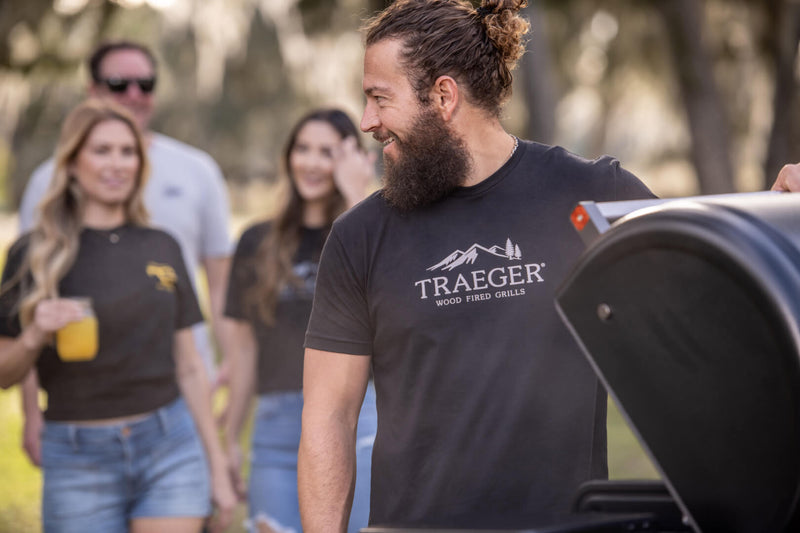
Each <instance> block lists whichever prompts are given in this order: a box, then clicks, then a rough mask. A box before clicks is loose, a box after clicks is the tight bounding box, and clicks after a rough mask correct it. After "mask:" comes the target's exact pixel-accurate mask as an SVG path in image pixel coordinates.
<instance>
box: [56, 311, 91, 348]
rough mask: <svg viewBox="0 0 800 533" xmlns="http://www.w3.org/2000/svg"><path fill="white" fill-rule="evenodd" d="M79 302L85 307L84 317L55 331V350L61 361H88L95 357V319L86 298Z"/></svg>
mask: <svg viewBox="0 0 800 533" xmlns="http://www.w3.org/2000/svg"><path fill="white" fill-rule="evenodd" d="M76 300H78V299H76ZM79 301H80V302H81V303H82V304H84V305H85V313H84V317H83V318H82V319H81V320H78V321H77V322H70V323H69V324H67V325H66V326H64V327H63V328H61V329H59V330H58V331H56V350H57V351H58V357H59V358H60V359H61V360H62V361H90V360H92V359H94V357H95V355H97V317H95V316H94V312H93V311H92V306H91V302H90V301H89V299H88V298H83V299H79Z"/></svg>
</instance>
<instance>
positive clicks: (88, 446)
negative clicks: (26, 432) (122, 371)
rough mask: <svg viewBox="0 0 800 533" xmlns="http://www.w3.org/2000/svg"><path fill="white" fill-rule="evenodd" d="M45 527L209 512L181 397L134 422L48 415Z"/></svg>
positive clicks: (198, 448)
mask: <svg viewBox="0 0 800 533" xmlns="http://www.w3.org/2000/svg"><path fill="white" fill-rule="evenodd" d="M42 471H43V474H44V489H43V493H42V522H43V526H44V531H45V533H49V532H58V533H72V532H75V533H78V532H81V533H83V532H86V531H115V532H116V531H121V532H124V531H127V530H128V526H129V522H130V521H131V520H133V519H136V518H161V517H186V518H188V517H205V516H208V515H209V514H210V513H211V487H210V477H209V472H208V465H207V462H206V458H205V453H204V450H203V446H202V443H201V442H200V439H199V437H198V435H197V431H196V429H195V426H194V421H193V420H192V417H191V415H190V413H189V410H188V408H187V407H186V404H185V403H184V401H183V400H182V399H180V398H179V399H177V400H175V401H174V402H172V403H170V404H168V405H166V406H165V407H162V408H160V409H158V410H156V411H154V412H152V413H150V414H148V415H147V416H145V417H144V418H141V419H137V420H136V421H134V422H128V423H119V424H109V425H97V426H89V425H81V424H69V423H61V422H46V423H45V428H44V432H43V434H42Z"/></svg>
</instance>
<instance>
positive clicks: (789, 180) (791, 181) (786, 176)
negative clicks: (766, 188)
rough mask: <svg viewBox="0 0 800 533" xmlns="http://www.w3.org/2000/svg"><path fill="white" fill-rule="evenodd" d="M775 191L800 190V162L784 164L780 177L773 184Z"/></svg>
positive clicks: (779, 173)
mask: <svg viewBox="0 0 800 533" xmlns="http://www.w3.org/2000/svg"><path fill="white" fill-rule="evenodd" d="M772 190H773V191H783V192H800V163H795V164H792V165H783V168H782V169H781V171H780V172H778V179H776V180H775V183H773V184H772Z"/></svg>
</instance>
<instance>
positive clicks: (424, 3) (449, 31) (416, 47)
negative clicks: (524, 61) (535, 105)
mask: <svg viewBox="0 0 800 533" xmlns="http://www.w3.org/2000/svg"><path fill="white" fill-rule="evenodd" d="M527 3H528V2H527V0H484V1H483V3H482V5H481V6H480V7H479V8H477V9H474V8H473V7H472V5H471V4H470V3H469V2H467V1H465V0H397V1H396V2H394V3H393V4H391V5H390V6H389V7H387V8H386V9H385V10H383V11H382V12H380V13H379V14H378V15H376V16H375V17H373V18H372V19H370V20H368V21H367V22H366V23H365V25H364V27H363V28H362V29H363V31H364V35H365V43H366V46H370V45H372V44H375V43H377V42H379V41H383V40H385V39H399V40H400V41H402V43H403V49H402V51H401V58H400V61H401V65H402V66H403V68H404V69H405V70H406V72H407V74H408V76H409V79H410V81H411V84H412V86H413V87H414V89H415V91H416V93H417V97H418V98H419V100H420V102H421V103H423V104H428V103H429V100H430V99H429V94H428V92H429V91H430V88H431V87H432V86H433V83H434V81H436V78H438V77H439V76H442V75H449V76H452V77H453V78H454V79H455V80H456V82H458V83H459V85H460V86H461V87H462V88H466V98H467V99H468V100H469V101H470V102H471V103H472V104H473V105H476V106H478V107H481V108H483V109H485V110H486V111H488V112H489V113H490V114H492V115H493V116H496V117H499V115H500V109H501V107H502V106H503V104H504V103H505V102H506V101H507V100H508V99H509V98H510V97H511V91H512V87H511V85H512V81H513V77H512V75H511V72H512V71H513V70H514V68H516V65H517V61H518V60H519V58H520V57H522V54H523V53H524V51H525V43H524V41H523V36H524V35H525V34H526V33H527V32H528V30H529V29H530V24H529V23H528V21H527V20H525V19H524V18H523V17H522V16H521V15H520V14H519V11H520V10H521V9H522V8H524V7H525V6H526V5H527Z"/></svg>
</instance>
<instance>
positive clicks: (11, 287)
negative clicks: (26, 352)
mask: <svg viewBox="0 0 800 533" xmlns="http://www.w3.org/2000/svg"><path fill="white" fill-rule="evenodd" d="M26 250H27V246H26V245H24V244H23V243H22V242H21V241H20V240H18V241H17V242H16V243H14V244H13V245H12V246H11V248H10V249H9V250H8V255H7V257H6V263H5V266H4V267H3V276H2V279H0V336H3V337H17V336H18V335H19V334H20V333H21V332H22V327H21V325H20V321H19V298H20V295H21V294H22V285H21V281H20V280H18V279H16V275H17V272H19V269H20V267H21V266H22V261H23V259H24V257H25V251H26ZM12 282H13V283H12Z"/></svg>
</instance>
